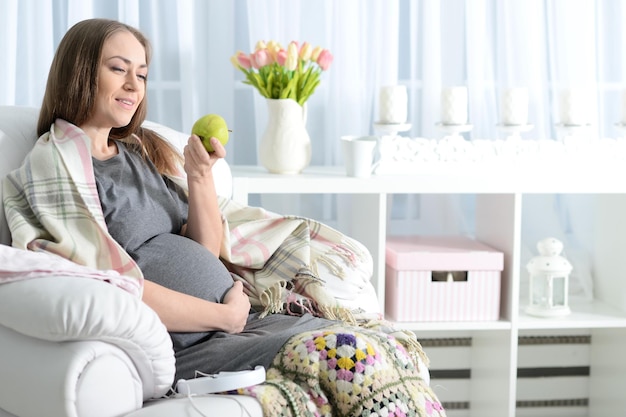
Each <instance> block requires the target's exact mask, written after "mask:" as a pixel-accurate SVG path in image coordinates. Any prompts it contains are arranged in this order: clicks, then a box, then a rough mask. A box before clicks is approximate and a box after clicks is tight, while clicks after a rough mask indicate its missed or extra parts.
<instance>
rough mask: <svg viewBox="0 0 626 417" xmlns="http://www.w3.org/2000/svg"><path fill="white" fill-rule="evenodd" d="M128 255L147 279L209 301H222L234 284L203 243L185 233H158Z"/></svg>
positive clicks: (222, 265)
mask: <svg viewBox="0 0 626 417" xmlns="http://www.w3.org/2000/svg"><path fill="white" fill-rule="evenodd" d="M131 256H132V257H133V258H134V259H135V261H136V262H137V264H138V265H139V267H140V268H141V270H142V272H143V274H144V277H145V278H146V279H148V280H150V281H152V282H155V283H157V284H160V285H163V286H164V287H167V288H170V289H172V290H175V291H178V292H182V293H185V294H189V295H193V296H195V297H199V298H203V299H205V300H208V301H213V302H221V301H222V300H223V298H224V295H225V294H226V292H227V291H228V290H229V289H230V288H231V287H232V285H233V279H232V277H231V275H230V272H228V270H227V269H226V267H225V266H224V264H222V262H221V261H220V260H219V259H218V258H217V257H216V256H215V255H213V254H212V253H211V252H210V251H209V250H208V249H206V248H205V247H204V246H202V245H200V244H198V243H196V242H195V241H194V240H191V239H189V238H186V237H184V236H180V235H176V234H171V233H164V234H161V235H158V236H156V237H154V238H152V239H150V240H148V241H147V242H146V243H144V244H143V245H142V246H141V247H140V248H139V249H138V250H137V251H135V253H131Z"/></svg>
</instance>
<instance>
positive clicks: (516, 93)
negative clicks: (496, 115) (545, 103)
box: [500, 87, 528, 126]
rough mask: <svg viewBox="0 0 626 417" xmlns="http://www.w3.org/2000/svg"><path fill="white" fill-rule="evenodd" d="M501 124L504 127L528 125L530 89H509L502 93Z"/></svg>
mask: <svg viewBox="0 0 626 417" xmlns="http://www.w3.org/2000/svg"><path fill="white" fill-rule="evenodd" d="M500 122H501V123H502V124H503V125H509V126H514V125H517V126H522V125H526V124H527V123H528V89H527V88H523V87H515V88H507V89H505V90H504V91H503V93H502V101H501V103H500Z"/></svg>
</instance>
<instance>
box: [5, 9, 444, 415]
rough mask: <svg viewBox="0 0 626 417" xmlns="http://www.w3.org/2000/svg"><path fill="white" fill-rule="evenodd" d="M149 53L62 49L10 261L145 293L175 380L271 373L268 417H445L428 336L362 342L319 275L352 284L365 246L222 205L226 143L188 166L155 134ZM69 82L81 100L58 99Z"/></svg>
mask: <svg viewBox="0 0 626 417" xmlns="http://www.w3.org/2000/svg"><path fill="white" fill-rule="evenodd" d="M85 33H88V34H89V35H88V36H87V37H86V38H85ZM147 45H148V43H147V40H146V39H145V38H144V37H143V36H142V35H141V34H140V33H138V32H137V31H136V30H134V29H133V28H131V27H129V26H127V25H124V24H122V23H119V22H116V21H112V20H105V19H89V20H85V21H81V22H79V23H77V24H76V25H75V26H74V27H72V28H71V29H70V30H69V31H68V32H67V34H66V35H65V37H64V38H63V39H62V41H61V44H60V46H59V49H58V53H57V55H56V56H55V58H54V61H53V65H52V68H51V70H50V75H49V81H48V88H47V89H46V92H45V97H44V103H45V104H46V105H45V108H43V109H42V110H41V115H40V123H43V124H44V125H45V121H46V120H48V121H49V120H52V124H51V126H50V127H49V129H48V130H44V131H43V133H42V134H41V137H40V138H39V140H38V141H37V144H36V146H35V147H34V148H33V150H32V151H31V152H30V153H29V154H28V155H27V157H26V158H25V162H24V163H23V165H22V166H21V167H20V168H18V169H16V170H15V171H13V172H11V173H9V174H8V176H7V179H6V181H4V182H3V187H4V196H3V199H4V204H5V211H6V213H7V220H8V223H9V227H10V228H11V234H12V239H13V246H15V247H17V248H20V249H23V250H39V251H42V252H52V253H54V254H56V255H60V256H62V257H64V258H66V259H68V260H70V261H73V262H76V263H78V264H82V265H87V266H90V267H93V268H96V269H98V270H109V269H113V270H115V271H117V272H119V273H121V274H124V275H125V276H128V277H130V278H132V279H134V280H136V281H133V282H136V284H137V287H138V288H140V292H141V299H142V301H143V302H144V303H145V304H146V305H148V306H149V307H150V308H151V309H152V310H153V311H154V312H156V314H157V315H158V317H159V319H160V321H161V322H162V323H163V324H164V325H165V327H166V328H167V330H168V331H169V334H170V337H171V341H172V343H173V348H174V352H175V355H176V374H175V378H174V380H175V381H176V380H178V379H189V378H193V377H194V376H195V375H196V373H197V372H201V373H205V374H213V373H218V372H222V371H231V372H232V371H242V370H246V369H250V368H254V367H256V366H263V367H265V368H267V369H268V373H267V375H268V379H270V384H268V385H267V386H261V387H257V388H255V389H251V390H250V391H247V392H246V393H247V394H248V395H251V396H255V397H256V398H258V400H259V401H260V402H261V404H262V405H263V408H264V412H265V415H266V416H267V417H282V416H283V415H285V414H284V413H285V410H286V407H285V406H284V405H285V404H286V402H290V403H291V404H290V405H291V406H292V407H295V408H296V409H297V410H298V411H299V414H300V415H313V412H312V410H316V413H315V415H331V414H333V415H351V416H358V415H362V416H365V415H372V413H373V412H378V411H380V412H381V413H382V412H384V411H386V410H388V409H402V410H405V412H406V415H409V416H424V417H425V416H426V415H428V416H433V417H434V416H444V415H445V412H444V411H443V409H442V407H441V405H440V403H439V401H438V400H437V397H436V396H435V394H434V393H433V392H432V390H431V388H430V386H429V384H428V382H427V381H426V379H425V377H424V374H423V370H422V369H421V368H420V364H421V363H424V361H425V356H424V354H423V352H422V351H421V347H420V346H419V343H417V341H416V339H415V336H414V335H408V334H405V333H403V332H400V331H396V330H395V329H392V328H391V327H392V326H390V325H389V324H388V323H386V322H383V321H381V320H374V322H372V321H370V320H369V319H371V317H369V318H368V317H366V318H365V319H367V325H366V326H363V328H362V327H361V326H359V325H358V324H357V321H356V318H355V316H353V314H352V312H351V311H350V310H348V308H347V307H343V306H341V305H340V304H339V303H338V302H337V300H335V299H334V298H333V297H332V296H331V295H330V294H328V293H327V289H326V288H325V286H324V282H323V280H322V279H321V278H320V277H319V276H318V273H317V266H318V264H323V265H326V266H332V271H333V272H332V273H333V274H336V275H337V278H339V276H342V277H343V276H344V274H345V275H346V277H347V275H348V274H349V273H354V271H353V268H354V267H356V266H358V265H360V264H362V263H366V262H367V260H368V259H370V260H371V257H368V254H367V251H366V250H365V249H364V248H363V247H362V245H360V244H358V243H357V242H356V241H354V240H353V239H350V238H349V237H347V236H345V235H343V234H341V233H339V232H336V231H334V230H333V229H331V228H329V227H328V226H326V225H324V224H321V223H315V222H313V221H304V220H303V219H291V218H289V217H288V216H284V217H278V218H271V217H272V216H271V215H269V214H264V213H263V211H262V210H259V209H258V208H256V207H246V206H242V207H240V206H239V205H238V204H237V203H235V202H234V201H232V200H230V199H226V198H221V197H218V195H217V192H216V189H215V180H214V176H213V167H214V165H215V163H217V162H218V161H219V160H220V159H222V158H224V156H225V155H226V150H225V149H224V146H223V145H222V144H221V142H220V141H219V140H218V139H217V138H215V137H212V138H210V142H211V146H212V148H213V151H211V152H207V150H206V149H205V147H204V146H203V144H202V142H201V141H200V138H199V137H198V136H197V135H191V136H190V137H189V139H188V142H187V145H186V146H185V147H184V150H183V155H182V161H181V158H180V155H178V154H177V153H176V151H174V150H173V148H171V147H169V145H168V144H167V142H166V141H165V139H163V138H161V137H160V136H159V135H157V134H156V132H153V131H151V130H149V129H147V128H144V127H142V124H143V122H144V116H145V101H146V100H145V91H146V84H147V80H146V74H147V65H148V63H149V59H148V54H147V51H148V47H147ZM68 63H69V64H68ZM61 69H62V70H63V71H66V72H61V71H60V70H61ZM84 69H86V70H87V74H81V73H80V72H79V71H82V70H84ZM76 78H83V79H81V80H79V81H75V79H76ZM67 79H70V80H74V82H75V85H74V86H73V87H76V88H70V89H69V90H67V91H65V90H64V89H63V88H59V84H61V86H63V84H62V83H63V82H65V81H66V80H67ZM80 87H82V88H84V89H85V90H84V91H82V90H81V88H80ZM72 106H74V107H75V108H76V110H77V111H75V112H70V111H69V109H71V108H72ZM51 109H53V110H51ZM61 115H62V116H61ZM42 121H43V122H42ZM155 150H158V151H159V152H160V154H158V153H155ZM155 155H156V157H155ZM158 157H161V158H163V159H164V161H165V163H163V164H159V163H158V161H157V158H158ZM57 161H61V163H57ZM181 168H182V169H181ZM26 190H29V191H28V192H26ZM26 195H28V196H29V197H30V196H32V195H36V196H37V198H34V199H31V198H29V197H26ZM259 216H260V217H259ZM266 221H267V223H266ZM294 221H295V222H296V223H301V225H300V226H299V227H294V225H293V223H294ZM231 231H232V233H231ZM264 233H267V235H266V234H264ZM259 237H261V238H259ZM255 238H259V240H258V242H254V240H255ZM240 241H244V242H248V243H245V244H244V246H243V247H241V246H239V244H241V242H240ZM331 255H336V256H337V257H338V260H337V261H335V260H332V259H331ZM240 257H243V258H244V259H245V260H247V261H250V262H247V261H243V262H242V261H240V260H239V259H240ZM257 271H258V273H260V274H261V275H262V276H266V277H267V278H268V279H269V280H266V281H265V282H270V283H274V284H273V285H268V288H261V289H257V288H251V286H248V287H247V288H246V291H248V292H255V291H258V292H259V293H261V294H260V296H259V297H260V298H264V299H265V298H269V299H270V303H268V305H264V306H255V307H257V308H256V309H255V308H252V306H251V301H250V300H251V297H250V296H249V295H248V293H247V292H245V291H244V284H243V283H244V282H246V277H249V276H250V274H251V273H252V274H256V273H257ZM262 276H259V277H258V279H259V281H263V280H262ZM322 339H323V343H320V341H321V340H322ZM287 342H289V343H287ZM314 345H315V349H313V346H314ZM354 352H356V353H354ZM300 354H302V355H300ZM336 355H340V356H345V358H340V360H335V359H333V358H335V356H336ZM329 358H330V359H329ZM312 363H315V365H314V368H315V369H313V368H312V367H311V366H312V365H311V364H312ZM294 370H295V374H294ZM277 386H281V387H282V388H281V389H277V388H276V387H277ZM294 399H295V400H294ZM433 407H434V410H437V411H436V413H433V412H432V411H433ZM309 413H310V414H309ZM385 414H387V413H385Z"/></svg>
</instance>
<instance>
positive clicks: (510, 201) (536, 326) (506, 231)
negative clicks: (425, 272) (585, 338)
mask: <svg viewBox="0 0 626 417" xmlns="http://www.w3.org/2000/svg"><path fill="white" fill-rule="evenodd" d="M548 156H549V155H545V156H544V160H541V161H526V162H524V163H522V162H520V161H515V162H510V161H507V160H505V159H503V160H500V161H498V163H483V162H473V163H468V162H429V163H418V162H415V163H413V162H406V161H405V162H403V163H401V164H399V165H398V167H396V166H391V167H388V171H383V170H378V171H377V173H376V174H374V175H372V176H371V177H369V178H352V177H348V176H346V175H345V168H344V167H343V166H334V167H328V166H309V167H307V168H306V169H305V170H304V171H303V172H302V173H301V174H298V175H277V174H271V173H269V172H268V171H267V170H265V169H264V168H263V167H260V166H237V165H234V166H231V170H232V174H233V199H235V200H237V201H239V202H241V203H244V204H246V203H248V199H249V196H250V195H253V194H258V195H262V196H263V195H272V194H273V195H277V196H272V197H271V198H269V199H268V201H270V205H271V204H272V203H271V201H272V200H273V199H274V197H277V198H276V201H278V202H279V203H278V204H277V205H278V207H277V209H278V211H280V210H285V209H288V210H291V208H292V207H290V206H289V204H290V202H291V201H292V200H296V199H290V198H285V199H283V198H282V197H283V195H286V194H292V195H297V194H337V195H338V196H337V198H336V199H334V201H335V203H336V208H337V211H336V212H337V219H336V223H337V229H338V230H340V231H342V232H343V233H346V234H347V235H349V236H351V237H352V238H354V239H356V240H358V241H359V242H361V243H363V244H364V245H365V246H366V247H367V248H368V250H369V251H370V253H371V254H372V258H373V264H374V265H373V267H374V268H373V275H372V284H373V286H374V290H375V291H376V293H377V296H378V301H379V304H380V308H381V311H385V299H386V298H385V292H386V283H385V280H386V277H385V269H386V268H385V252H386V250H385V245H386V241H387V237H388V235H389V234H390V233H389V228H388V226H389V218H390V213H389V210H390V207H391V206H392V205H391V202H392V201H393V195H394V194H423V195H426V194H450V195H454V194H456V195H459V194H468V195H473V196H475V202H474V204H475V212H474V222H475V236H474V237H475V238H476V239H477V240H480V241H481V242H483V243H485V244H487V245H489V246H491V247H494V248H497V249H498V250H499V251H501V252H502V253H503V254H504V269H503V271H502V289H501V299H500V317H501V318H500V320H497V321H482V322H476V321H471V322H470V321H467V322H465V321H463V322H460V321H450V322H393V323H394V324H395V326H396V327H397V328H399V329H405V330H409V331H413V332H415V333H416V334H417V336H418V338H420V337H435V338H439V337H441V338H447V337H449V336H450V335H458V334H467V335H468V336H469V337H471V339H472V342H471V346H470V347H468V348H467V351H468V355H469V357H470V364H469V367H470V368H471V378H469V380H468V381H467V384H468V389H469V391H470V392H471V399H470V404H471V405H470V410H469V414H458V415H463V416H464V417H465V416H466V415H471V416H474V415H480V416H484V415H486V416H497V417H515V416H516V415H518V414H520V413H519V411H520V410H519V409H517V410H516V402H517V398H516V397H517V393H516V389H517V386H518V385H519V381H518V378H517V365H518V359H519V349H518V336H519V334H520V332H523V333H524V334H528V335H535V334H554V333H560V334H563V333H570V332H571V333H576V334H578V333H581V332H582V333H585V334H590V335H591V336H592V337H591V338H590V342H589V345H588V347H587V346H586V347H585V349H587V352H588V353H587V358H588V360H587V363H588V365H589V368H590V369H591V372H590V375H589V377H588V378H589V389H588V391H589V392H588V398H587V400H588V404H589V405H588V407H587V410H585V411H588V415H593V416H604V415H621V414H620V413H622V411H623V410H624V409H626V397H625V396H624V395H623V394H622V387H624V386H626V361H624V360H622V358H623V354H622V352H623V349H624V345H626V298H624V294H625V293H626V280H625V279H624V278H623V277H626V264H624V262H623V259H624V253H625V252H624V250H625V249H624V248H626V221H624V216H623V213H624V212H625V211H626V181H624V180H623V178H626V164H621V165H623V166H618V165H616V164H615V161H614V160H613V161H607V163H606V164H602V163H588V162H587V161H579V162H576V163H573V162H572V161H568V162H567V163H565V162H563V161H561V162H560V163H554V162H555V161H550V160H549V158H548ZM379 168H380V166H379ZM398 170H404V171H410V172H405V173H404V174H401V173H396V171H398ZM383 172H386V174H385V175H383V174H382V173H383ZM533 194H537V196H533V197H532V198H541V196H539V194H546V197H550V196H549V195H550V194H553V195H556V194H571V195H574V194H576V195H582V194H585V195H590V196H591V197H592V200H591V201H590V202H591V203H593V204H592V206H593V214H592V217H591V220H592V222H593V233H591V235H592V237H590V239H591V241H590V242H589V245H590V247H592V248H593V253H591V254H590V256H591V258H592V262H593V271H592V272H593V277H594V286H593V289H594V295H595V296H596V298H597V299H598V300H601V301H602V302H601V301H596V302H593V303H587V304H584V303H579V302H575V301H574V300H571V299H570V308H571V309H572V313H571V314H570V315H568V316H565V317H560V318H540V317H533V316H529V315H528V314H526V313H525V312H524V307H525V300H524V299H522V298H520V285H521V283H520V271H521V270H522V268H523V266H522V265H521V262H522V259H521V258H522V251H523V247H522V240H523V229H524V227H525V226H533V225H532V224H531V223H528V224H527V223H525V222H532V221H533V220H532V219H530V218H529V217H525V214H526V213H527V212H530V213H532V211H531V210H533V208H534V207H533V206H532V205H531V204H525V203H528V202H529V201H531V200H532V199H529V200H527V201H525V197H527V196H531V195H533ZM293 208H294V209H297V208H299V207H298V205H297V204H294V206H293ZM275 209H276V208H275ZM294 213H296V214H297V213H298V211H297V210H294ZM417 227H419V225H418V226H416V228H417ZM407 232H408V233H409V234H411V233H413V234H420V232H421V230H419V229H416V230H409V231H407ZM611 306H615V307H618V308H614V307H611ZM424 335H428V336H424ZM542 349H543V347H542ZM542 352H546V350H545V349H543V350H542ZM548 352H550V351H548ZM447 354H451V353H449V352H448V353H447ZM557 354H559V353H557ZM547 359H548V360H552V359H553V357H549V358H547ZM556 362H558V361H556ZM449 383H450V381H446V382H445V384H449ZM571 383H572V382H571V381H565V382H564V384H565V385H564V386H567V387H569V386H568V385H567V384H571ZM565 389H568V388H565ZM552 394H553V393H551V395H552ZM551 398H553V397H551ZM553 399H554V398H553ZM557 399H558V398H557ZM533 411H534V410H533ZM568 412H569V410H568ZM450 414H452V413H450ZM455 415H457V414H455ZM555 415H556V414H555ZM559 415H567V414H559Z"/></svg>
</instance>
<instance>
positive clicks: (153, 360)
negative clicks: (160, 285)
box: [0, 275, 175, 399]
mask: <svg viewBox="0 0 626 417" xmlns="http://www.w3.org/2000/svg"><path fill="white" fill-rule="evenodd" d="M0 325H2V326H4V327H7V328H9V329H12V330H14V331H15V332H17V333H20V334H22V335H26V336H31V337H33V338H37V339H40V340H47V341H54V342H66V341H85V340H99V341H102V342H107V343H109V344H111V345H114V346H117V347H118V348H120V349H121V350H122V351H124V352H125V353H126V354H127V355H128V357H129V358H130V359H131V360H132V362H133V364H134V366H135V367H136V369H137V372H138V374H139V377H140V378H141V380H142V386H143V399H150V398H158V397H160V396H162V395H164V394H165V393H166V392H167V391H168V389H169V387H170V386H171V384H172V382H173V377H174V371H175V369H174V368H175V363H174V355H173V351H172V343H171V339H170V338H169V335H168V333H167V331H166V329H165V326H164V325H163V324H162V323H161V321H160V320H159V318H158V316H157V315H156V313H155V312H154V311H153V310H151V309H150V308H149V307H148V306H146V305H145V304H144V303H143V302H142V301H141V300H140V299H139V298H137V297H135V296H133V295H131V294H129V293H128V292H126V291H124V290H121V289H119V288H117V287H115V286H113V285H110V284H108V283H105V282H103V281H101V280H96V279H90V278H84V277H68V276H62V275H58V276H55V275H51V276H48V277H45V278H35V279H27V280H22V281H16V282H10V283H7V284H3V285H0Z"/></svg>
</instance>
